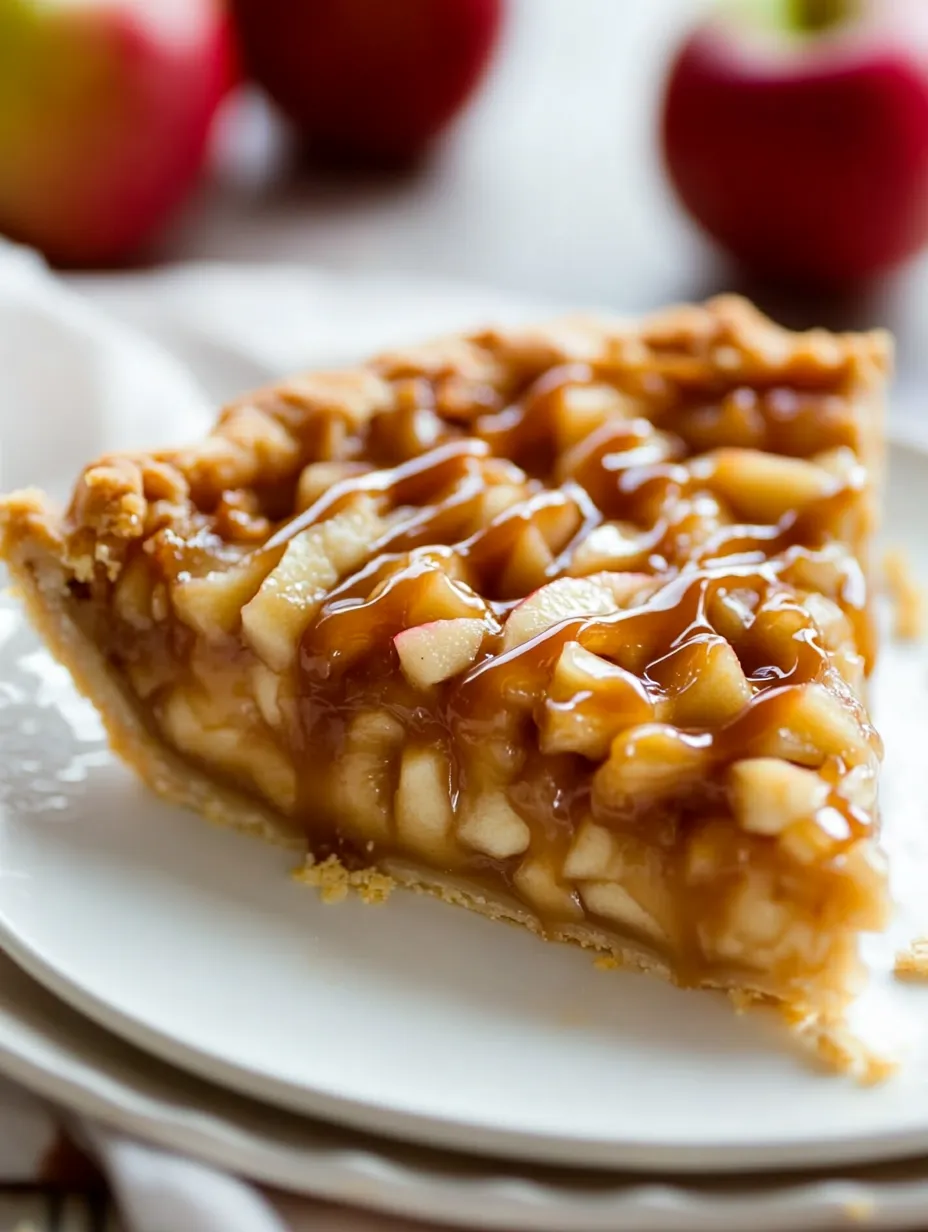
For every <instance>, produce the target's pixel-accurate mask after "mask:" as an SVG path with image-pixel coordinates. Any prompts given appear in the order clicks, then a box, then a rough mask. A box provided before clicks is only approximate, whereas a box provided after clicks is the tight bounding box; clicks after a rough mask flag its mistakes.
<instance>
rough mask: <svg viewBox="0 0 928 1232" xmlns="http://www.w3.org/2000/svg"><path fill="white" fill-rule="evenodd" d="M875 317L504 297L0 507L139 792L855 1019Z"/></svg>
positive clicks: (877, 338)
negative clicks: (442, 328) (507, 301)
mask: <svg viewBox="0 0 928 1232" xmlns="http://www.w3.org/2000/svg"><path fill="white" fill-rule="evenodd" d="M890 358H891V347H890V342H889V340H888V338H887V337H886V336H885V335H884V334H882V333H879V332H874V333H868V334H844V335H833V334H830V333H827V332H825V331H822V330H813V331H810V332H806V333H792V332H789V331H787V330H785V329H782V328H780V327H779V326H777V325H775V324H773V323H772V322H771V321H769V320H767V319H766V318H765V317H763V316H762V315H761V314H760V313H758V312H757V311H756V310H755V309H754V308H752V307H751V306H750V305H749V304H748V303H746V302H745V301H743V300H741V299H738V298H735V297H724V298H719V299H715V300H712V301H710V302H709V303H707V304H705V305H701V306H692V307H689V306H684V307H676V308H672V309H668V310H666V311H663V312H659V313H657V314H655V315H653V316H650V317H647V318H645V319H643V320H641V321H639V322H634V323H629V322H627V321H623V320H611V319H588V318H576V319H573V318H571V319H565V320H561V321H556V322H554V323H552V324H549V325H544V326H541V327H538V328H531V329H528V328H517V329H504V330H495V329H494V330H487V331H484V332H480V333H474V334H471V335H467V336H455V337H450V338H446V339H444V340H441V341H438V342H435V343H432V344H429V345H424V346H421V347H416V348H411V349H408V350H402V351H397V352H394V353H389V354H384V355H381V356H380V357H378V358H376V359H374V360H372V361H371V362H369V363H367V364H365V365H363V366H360V367H358V368H355V369H351V370H348V371H331V372H319V373H313V374H310V375H306V376H301V377H298V378H296V379H293V380H289V381H285V382H283V383H281V384H277V385H275V386H273V387H271V388H268V389H264V390H261V391H259V392H257V393H252V394H249V395H248V396H247V397H244V398H242V399H240V400H239V401H237V402H235V403H233V404H232V405H230V406H227V407H226V408H225V409H224V410H223V412H222V413H221V415H220V417H219V420H218V423H217V425H216V427H215V429H214V431H213V433H212V434H211V435H210V436H209V437H207V439H206V440H204V441H203V442H202V443H201V444H199V445H197V446H195V447H192V448H182V449H162V450H156V451H154V452H151V453H145V454H142V453H137V454H128V453H127V454H113V455H110V456H106V457H103V458H102V459H100V460H99V461H97V462H94V463H93V464H92V465H90V466H89V467H88V468H87V469H86V470H85V471H84V472H83V474H82V476H81V477H80V479H79V481H78V482H77V486H76V488H75V490H74V494H73V497H72V499H71V502H70V504H69V506H68V508H67V509H66V510H65V511H64V512H59V511H57V510H56V509H54V508H53V507H52V505H51V504H50V503H49V501H48V500H47V499H46V498H45V497H44V496H43V495H42V494H41V493H39V492H37V491H24V492H17V493H14V494H13V495H11V496H8V497H6V498H5V499H4V501H3V502H2V506H0V533H2V552H3V557H4V559H5V560H6V562H7V563H8V566H9V569H10V571H11V573H12V576H13V579H14V581H15V583H16V585H17V588H18V590H19V592H20V593H21V594H22V596H23V599H24V601H25V604H26V606H27V608H28V610H29V612H30V614H31V617H32V619H33V620H34V622H35V624H36V626H37V628H38V629H39V631H40V633H41V634H42V635H43V636H44V638H45V639H46V641H47V643H48V645H49V647H50V648H51V650H52V652H53V653H54V654H55V655H57V656H58V657H59V658H60V659H61V660H62V661H63V662H64V663H65V664H66V665H67V667H68V668H69V669H70V671H71V672H72V674H73V677H74V680H75V681H76V683H77V686H78V687H79V688H80V689H81V690H82V691H83V692H84V693H85V694H86V695H87V696H88V697H89V698H91V700H92V701H93V702H94V703H95V704H96V705H97V707H98V708H99V710H100V712H101V714H102V715H103V718H104V720H105V722H106V725H107V728H108V731H109V735H110V737H111V740H112V745H113V748H114V749H115V750H116V752H117V753H118V754H120V755H121V756H122V757H123V758H125V760H126V761H127V762H129V763H130V765H132V766H133V767H134V768H135V769H136V770H137V771H138V773H139V774H140V775H141V777H142V778H143V779H144V780H145V781H146V782H147V783H148V784H149V785H150V787H152V788H153V789H154V790H155V791H156V792H158V793H160V794H161V795H163V796H165V797H166V798H168V799H169V800H173V801H175V802H178V803H180V804H182V805H186V806H190V807H192V808H193V809H195V810H198V811H199V812H201V813H203V814H206V815H207V816H209V817H211V818H214V819H218V820H221V821H223V822H227V823H232V824H235V825H239V826H244V827H248V828H252V829H257V830H259V831H260V832H261V833H263V834H265V835H268V836H276V837H280V838H283V839H286V840H288V841H291V842H296V843H299V844H302V845H303V846H304V848H305V850H306V851H307V852H308V853H309V859H310V860H311V861H314V862H315V867H316V868H317V869H318V868H320V867H327V868H330V869H338V870H341V871H342V872H345V871H346V870H347V872H348V873H349V874H351V875H352V876H354V875H355V874H357V875H358V878H357V879H360V880H364V877H363V876H362V875H361V874H362V871H366V870H373V872H372V875H378V876H383V875H386V876H389V878H391V879H392V880H393V881H396V882H399V883H402V884H407V885H411V886H415V887H417V888H420V889H427V890H429V891H432V892H434V893H438V894H440V895H442V896H444V897H445V898H447V899H448V900H449V901H453V902H457V903H462V904H464V905H467V906H469V907H471V908H474V909H476V910H478V911H481V912H483V913H485V914H488V915H491V916H493V917H494V918H505V919H509V920H513V921H518V922H520V923H522V924H524V925H527V926H528V927H530V928H532V929H534V930H535V931H537V932H539V933H541V934H542V935H544V936H545V937H549V938H555V939H562V940H563V939H567V940H573V941H578V942H580V943H581V944H584V945H589V946H593V947H597V948H600V949H602V950H604V951H606V952H607V953H608V954H610V955H612V956H614V957H615V958H617V959H618V960H619V961H621V962H623V963H626V964H631V965H637V966H640V967H644V968H648V969H653V970H656V971H658V972H661V973H663V974H664V975H666V976H668V977H670V978H672V979H673V980H675V981H677V982H679V983H681V984H684V985H704V986H717V987H723V988H728V989H735V990H741V991H742V992H747V993H752V994H754V993H756V994H758V995H761V996H766V997H771V998H775V999H777V1000H778V1001H780V1002H782V1003H784V1004H786V1005H788V1006H789V1007H791V1008H792V1009H793V1010H794V1011H795V1010H797V1009H798V1010H801V1011H806V1010H807V1011H809V1012H810V1013H814V1014H816V1015H820V1016H823V1017H826V1018H827V1017H833V1016H839V1015H840V1014H841V1011H842V1007H844V1006H845V1005H846V1003H847V1002H848V1000H849V998H850V997H851V996H852V995H853V994H854V992H855V991H856V989H857V988H858V987H859V984H860V980H861V976H862V965H861V962H860V959H859V956H858V943H859V939H860V934H861V933H862V932H865V931H868V930H874V929H879V928H881V927H882V926H883V925H884V923H885V920H886V917H887V910H888V902H889V899H888V891H887V880H886V871H885V867H884V859H883V855H882V853H881V850H880V847H879V845H878V816H877V803H876V796H877V777H878V772H879V763H880V757H881V746H880V741H879V738H878V736H877V734H876V732H875V731H874V729H873V727H872V726H871V723H870V721H869V718H868V715H867V711H866V709H865V702H866V680H867V676H868V673H869V671H870V669H871V667H872V665H873V658H874V631H873V623H872V614H871V610H870V602H869V598H868V571H869V565H868V544H869V541H870V538H871V534H872V530H873V526H874V520H875V507H876V488H877V486H878V480H879V473H880V468H881V400H882V392H883V386H884V380H885V377H886V374H887V370H888V368H889V365H890Z"/></svg>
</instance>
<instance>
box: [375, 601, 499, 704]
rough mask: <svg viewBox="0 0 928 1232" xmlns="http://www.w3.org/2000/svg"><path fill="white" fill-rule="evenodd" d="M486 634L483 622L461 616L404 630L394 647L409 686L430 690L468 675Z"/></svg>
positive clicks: (399, 634) (396, 639)
mask: <svg viewBox="0 0 928 1232" xmlns="http://www.w3.org/2000/svg"><path fill="white" fill-rule="evenodd" d="M487 632H488V630H487V626H486V624H485V623H484V621H482V620H480V619H472V618H471V617H467V616H464V617H460V616H459V617H453V618H451V619H450V620H432V621H429V623H428V624H424V625H414V626H413V627H412V628H410V629H403V630H402V631H401V632H400V633H397V635H396V637H394V639H393V645H394V646H395V647H396V652H397V654H398V655H399V659H400V666H401V667H402V669H403V673H404V675H405V676H406V678H407V679H408V680H409V682H410V683H411V684H414V685H415V686H416V687H417V688H420V689H427V688H429V687H431V685H433V684H440V683H441V682H442V681H443V680H449V679H450V678H451V677H452V676H457V675H459V674H460V673H461V672H464V671H466V670H467V669H468V668H469V667H470V666H471V664H472V663H473V662H474V660H475V659H476V658H477V655H478V653H479V651H480V644H481V642H482V641H483V639H484V637H485V636H486V634H487Z"/></svg>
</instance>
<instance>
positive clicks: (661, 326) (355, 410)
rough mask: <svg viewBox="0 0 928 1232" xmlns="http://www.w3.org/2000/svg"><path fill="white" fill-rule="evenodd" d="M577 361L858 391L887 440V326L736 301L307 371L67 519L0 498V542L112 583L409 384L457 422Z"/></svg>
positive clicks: (502, 333) (686, 378)
mask: <svg viewBox="0 0 928 1232" xmlns="http://www.w3.org/2000/svg"><path fill="white" fill-rule="evenodd" d="M570 363H581V364H591V365H594V366H596V367H599V368H601V369H603V370H604V371H609V372H613V373H614V372H619V371H621V373H622V374H623V376H624V377H626V378H627V379H628V380H630V381H632V382H634V381H635V380H638V381H639V382H641V383H642V388H643V389H646V390H647V391H648V393H649V396H654V395H655V394H656V393H657V392H658V391H659V389H660V388H661V387H665V388H667V389H675V390H681V389H682V390H686V391H689V392H694V391H699V390H702V391H705V392H708V393H722V392H723V391H724V390H725V389H727V388H731V387H733V386H735V385H738V384H758V383H759V384H763V382H764V381H765V380H767V381H769V380H776V381H777V382H780V383H784V384H788V383H796V384H797V385H798V386H800V387H802V386H803V385H806V386H808V387H809V388H812V389H825V390H830V391H833V392H835V393H837V394H840V395H842V396H845V397H849V398H851V399H852V400H853V399H854V398H855V397H857V396H858V395H859V396H860V397H861V398H867V399H868V400H869V401H870V403H871V406H870V407H869V408H868V413H867V414H865V415H861V417H860V421H859V424H858V430H859V432H860V434H861V437H862V438H866V439H861V441H860V450H859V452H860V453H861V455H862V456H865V457H867V458H868V461H869V462H870V464H871V467H872V465H873V462H874V461H875V459H876V457H877V456H878V441H879V439H880V423H879V417H878V416H875V415H874V414H873V413H872V394H873V391H874V389H875V388H877V387H878V386H879V385H880V384H881V382H882V380H883V378H884V377H885V375H886V373H887V371H888V369H889V367H890V366H891V363H892V341H891V339H890V337H889V335H888V334H886V333H885V332H884V331H881V330H875V331H872V332H870V333H865V334H838V335H835V334H831V333H828V332H826V331H824V330H809V331H806V332H803V333H794V332H792V331H789V330H786V329H783V328H781V327H780V326H778V325H776V324H774V323H773V322H772V321H770V320H768V319H767V318H766V317H764V316H763V315H762V314H761V313H760V312H758V311H757V309H755V308H754V307H753V306H752V305H751V304H750V303H748V301H746V300H744V299H741V298H739V297H737V296H730V295H729V296H720V297H717V298H716V299H712V300H710V301H708V302H707V303H706V304H704V305H684V306H680V307H674V308H668V309H665V310H663V311H661V312H658V313H655V314H653V315H652V316H649V317H646V318H645V319H644V320H642V321H637V322H634V321H625V320H620V319H610V318H597V317H568V318H563V319H560V320H555V321H552V322H549V323H548V324H544V325H538V326H533V327H531V328H527V327H526V328H520V327H516V328H510V329H490V330H484V331H481V332H477V333H474V334H471V335H466V336H453V337H449V338H444V339H439V340H437V341H435V342H432V343H428V344H425V345H422V346H419V347H412V348H407V349H404V350H399V351H394V352H390V353H388V354H384V355H381V356H380V357H379V358H376V359H374V360H372V361H370V362H369V363H367V364H366V365H363V366H361V367H358V368H355V369H348V370H344V371H331V372H316V373H308V374H306V375H303V376H299V377H296V378H292V379H290V380H286V381H282V382H277V383H275V384H273V385H270V386H268V387H266V388H264V389H259V390H256V391H254V392H252V393H250V394H248V395H247V396H245V397H242V398H240V399H237V400H236V401H235V402H233V403H231V404H230V405H229V406H227V407H226V408H225V410H224V411H223V413H222V414H221V416H220V417H219V420H218V422H217V424H216V426H215V428H214V430H213V432H212V433H211V434H210V435H209V436H208V437H206V438H205V439H204V440H203V441H201V442H199V443H198V444H195V445H192V446H186V447H184V448H181V449H163V450H156V451H153V452H151V453H147V454H146V453H126V454H121V455H112V456H108V457H103V458H101V459H100V460H99V461H98V462H96V463H94V464H92V465H91V466H89V467H87V469H86V470H85V471H84V474H83V476H82V477H81V480H80V483H79V484H78V486H77V489H76V491H75V494H74V497H73V500H72V502H71V506H70V509H69V511H68V515H67V517H66V518H65V519H64V520H63V521H59V520H58V518H57V517H56V516H55V515H54V514H53V512H52V510H51V509H50V507H49V506H48V505H47V503H46V502H45V501H44V499H43V498H42V497H41V494H38V493H35V492H23V493H16V494H14V495H13V496H11V497H7V498H5V499H4V500H3V501H0V545H2V543H3V542H4V541H9V542H15V541H17V540H21V539H23V538H28V539H33V540H34V541H35V542H37V543H38V542H44V543H45V544H46V546H48V547H49V548H52V550H54V551H56V552H57V553H58V554H60V555H62V557H63V559H64V561H65V563H66V564H67V566H68V567H69V568H70V569H71V570H72V571H73V572H74V575H75V577H77V578H79V579H81V578H84V579H86V578H88V577H89V576H91V575H92V573H93V570H94V568H95V565H97V564H102V565H103V566H104V567H105V569H106V570H107V571H108V573H109V575H110V576H111V577H113V576H115V574H117V573H118V571H119V568H120V560H121V557H122V555H123V552H124V549H125V545H126V544H127V543H128V542H131V541H132V540H134V539H137V538H140V537H142V536H144V535H146V534H148V533H151V531H152V529H153V528H154V527H156V526H158V525H165V524H170V523H171V522H172V520H180V521H181V522H183V520H184V518H185V516H186V512H187V504H188V502H189V503H190V504H192V506H194V507H195V508H204V507H211V506H213V505H215V503H216V501H217V500H218V498H219V497H220V496H221V494H222V493H223V492H226V491H232V490H234V491H238V490H243V489H244V490H246V491H247V490H252V489H254V488H255V486H256V485H260V486H261V487H263V488H266V487H268V486H272V485H275V484H277V485H285V484H287V483H292V482H293V481H294V480H295V477H296V476H297V474H298V473H299V471H300V469H301V467H302V466H303V464H304V463H305V462H306V461H307V460H309V459H310V458H315V457H316V456H317V455H318V452H319V434H320V433H322V432H324V433H326V434H328V436H332V435H333V434H334V435H335V436H336V437H337V436H338V435H339V433H345V432H351V431H357V430H358V429H360V428H363V426H364V425H365V424H367V423H369V422H370V421H371V419H372V417H374V416H376V415H377V414H379V413H381V412H385V411H390V410H395V409H396V408H397V407H398V406H401V405H402V404H403V400H404V398H407V397H408V396H409V389H408V386H409V382H410V381H415V380H417V379H419V378H425V379H428V380H429V381H430V382H431V383H432V384H433V386H434V391H435V395H436V399H437V403H438V409H439V411H440V412H441V411H442V409H443V408H444V411H445V414H446V417H447V418H451V419H453V417H454V415H455V413H456V410H455V408H459V407H460V406H462V405H467V404H470V405H473V406H477V407H479V406H480V405H481V404H482V402H483V401H485V399H482V398H481V390H484V391H489V392H491V393H492V394H494V395H496V396H502V397H503V398H506V397H507V396H509V395H511V394H513V393H514V392H515V391H516V390H518V389H519V388H521V387H524V386H525V385H526V383H528V382H530V381H531V380H532V379H534V378H535V377H537V376H538V375H539V374H540V373H541V372H543V371H544V370H546V369H548V368H550V367H552V366H554V365H561V364H570ZM335 448H336V449H337V445H336V446H335ZM0 550H2V548H0Z"/></svg>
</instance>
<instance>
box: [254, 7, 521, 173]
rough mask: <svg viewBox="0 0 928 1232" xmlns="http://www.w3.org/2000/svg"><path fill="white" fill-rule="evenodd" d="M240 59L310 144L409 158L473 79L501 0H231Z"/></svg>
mask: <svg viewBox="0 0 928 1232" xmlns="http://www.w3.org/2000/svg"><path fill="white" fill-rule="evenodd" d="M232 7H233V10H234V12H235V14H236V16H237V19H238V26H239V33H240V37H241V42H242V49H243V54H244V57H245V62H246V66H247V68H248V69H249V70H250V71H251V73H252V74H253V76H254V77H255V78H256V80H257V81H259V82H260V83H261V85H263V86H264V88H265V89H266V90H267V92H268V93H269V94H270V95H271V97H272V98H273V99H274V100H275V102H277V104H278V105H279V106H280V108H281V109H282V110H283V111H284V112H285V113H286V115H288V116H289V117H290V119H291V120H293V121H294V123H295V124H296V126H297V128H298V129H299V130H300V131H301V133H302V134H303V135H304V136H305V137H306V138H308V140H309V142H310V144H311V145H313V146H315V147H316V148H318V149H322V150H324V151H325V152H326V153H328V154H334V155H337V156H341V157H347V158H354V159H361V160H372V161H378V162H380V161H400V160H405V159H408V158H411V157H413V156H415V155H416V154H418V153H419V152H420V150H421V149H422V148H423V147H424V146H425V145H427V144H428V142H429V141H430V140H431V139H432V138H433V137H434V136H435V135H436V134H437V133H438V132H439V131H440V130H441V129H442V128H444V126H445V125H446V124H447V123H448V121H449V120H450V119H451V117H452V116H453V115H454V114H455V113H456V112H457V111H458V109H459V108H460V107H461V105H462V104H463V103H464V101H465V100H466V99H467V97H468V96H469V95H470V94H471V92H472V91H473V89H474V87H475V86H476V84H477V82H478V80H479V78H480V76H481V73H482V71H483V69H484V67H485V65H486V63H487V61H488V59H489V56H490V52H491V50H492V48H493V46H494V44H495V42H496V37H497V33H498V31H499V26H500V17H501V12H502V0H233V4H232Z"/></svg>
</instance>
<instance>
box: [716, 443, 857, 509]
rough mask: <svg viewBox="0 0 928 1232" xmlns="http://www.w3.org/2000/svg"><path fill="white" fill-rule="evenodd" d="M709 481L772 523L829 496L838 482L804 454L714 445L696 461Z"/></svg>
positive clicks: (741, 506)
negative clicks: (803, 455)
mask: <svg viewBox="0 0 928 1232" xmlns="http://www.w3.org/2000/svg"><path fill="white" fill-rule="evenodd" d="M693 471H694V474H696V476H697V478H699V479H703V480H706V481H707V482H708V483H710V484H711V486H712V487H713V488H714V489H715V491H717V492H719V493H720V494H721V495H722V497H724V499H725V500H726V501H728V503H729V504H730V505H731V507H732V509H733V510H734V511H735V513H736V515H737V516H738V517H740V518H744V519H746V520H747V521H750V522H757V523H764V524H767V523H769V524H773V523H776V522H779V520H780V518H782V517H783V515H784V514H787V513H794V512H796V511H797V510H800V509H803V508H805V506H807V505H809V504H811V503H812V502H813V501H816V500H821V499H822V498H823V497H826V496H830V495H831V494H832V493H833V492H834V491H836V490H837V488H838V486H839V484H840V480H837V479H835V477H834V476H833V475H830V474H829V473H828V471H826V470H825V469H824V468H823V467H821V466H817V465H816V464H815V463H814V462H806V461H804V460H803V459H802V458H788V457H781V456H779V455H778V454H772V453H764V452H763V451H761V450H758V449H716V450H714V451H713V452H712V453H708V454H704V455H703V456H702V457H701V458H698V459H697V460H696V462H695V463H694V464H693Z"/></svg>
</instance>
